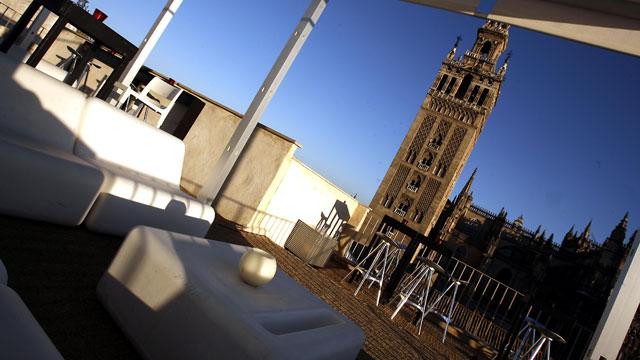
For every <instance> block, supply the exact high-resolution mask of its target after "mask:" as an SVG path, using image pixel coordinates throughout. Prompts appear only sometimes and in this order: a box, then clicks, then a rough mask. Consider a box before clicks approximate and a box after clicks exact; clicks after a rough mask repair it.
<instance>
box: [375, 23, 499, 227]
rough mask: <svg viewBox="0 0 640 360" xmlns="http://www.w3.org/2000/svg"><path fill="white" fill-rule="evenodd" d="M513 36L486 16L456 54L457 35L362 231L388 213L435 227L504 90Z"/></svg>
mask: <svg viewBox="0 0 640 360" xmlns="http://www.w3.org/2000/svg"><path fill="white" fill-rule="evenodd" d="M508 38H509V25H507V24H503V23H499V22H496V21H487V22H486V23H485V24H484V25H483V26H482V27H481V28H479V29H478V33H477V37H476V40H475V42H474V43H473V46H472V47H471V49H470V50H467V51H465V52H464V53H463V54H460V55H459V56H458V57H457V58H456V55H457V54H456V53H457V52H458V46H459V44H460V38H458V39H457V41H456V43H455V45H454V46H453V48H452V49H451V51H449V53H448V54H447V55H446V56H445V59H444V61H443V62H442V65H441V66H440V70H439V71H438V75H437V76H436V79H435V81H434V82H433V84H432V85H431V87H430V88H429V90H428V91H427V95H426V97H425V99H424V101H423V102H422V104H421V105H420V108H419V109H418V113H417V115H416V117H415V119H414V121H413V123H412V124H411V127H410V128H409V131H408V132H407V135H406V136H405V138H404V140H403V142H402V144H401V145H400V148H399V149H398V152H397V153H396V155H395V157H394V159H393V161H392V163H391V165H390V166H389V169H388V170H387V173H386V174H385V176H384V178H383V180H382V182H381V183H380V186H379V187H378V190H377V191H376V194H375V196H374V197H373V200H372V201H371V208H372V211H371V212H370V214H369V217H370V219H369V221H367V220H365V227H364V228H363V235H365V236H367V237H368V238H370V237H371V236H370V235H371V234H372V233H373V232H374V231H375V229H377V225H376V224H377V223H379V221H380V220H381V219H382V217H383V216H384V215H390V216H392V217H394V218H395V219H397V220H399V221H402V222H405V223H406V224H407V225H409V226H410V227H411V228H413V229H415V230H417V231H419V232H421V233H423V234H428V232H429V231H430V230H431V228H432V227H433V226H434V224H435V222H436V220H437V219H438V216H439V215H440V213H441V211H442V210H443V208H444V206H445V204H446V202H447V198H448V197H449V194H450V193H451V190H452V189H453V186H454V184H455V182H456V180H457V179H458V176H459V175H460V172H461V171H462V168H463V167H464V165H465V163H466V162H467V159H468V158H469V155H470V154H471V151H472V150H473V147H474V146H475V144H476V141H477V140H478V137H479V136H480V133H481V132H482V129H483V128H484V125H485V123H486V121H487V118H488V117H489V114H490V113H491V111H492V110H493V107H494V106H495V104H496V101H497V99H498V96H499V95H500V89H501V86H502V82H503V80H504V76H505V73H506V71H507V65H508V61H509V56H507V58H506V59H505V61H504V62H503V64H502V65H501V66H500V67H497V65H496V64H497V63H498V59H499V58H500V56H501V55H502V53H503V52H504V51H505V49H506V48H507V40H508ZM366 225H370V226H366Z"/></svg>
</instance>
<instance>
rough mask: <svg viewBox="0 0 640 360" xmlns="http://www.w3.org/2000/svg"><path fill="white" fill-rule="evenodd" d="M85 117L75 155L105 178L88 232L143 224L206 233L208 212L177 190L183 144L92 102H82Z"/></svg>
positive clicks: (124, 231)
mask: <svg viewBox="0 0 640 360" xmlns="http://www.w3.org/2000/svg"><path fill="white" fill-rule="evenodd" d="M84 117H85V118H84V121H83V124H82V127H81V129H80V132H79V135H78V140H79V141H78V142H76V147H75V153H76V154H77V155H78V156H80V157H81V158H83V159H84V160H86V161H88V162H90V163H92V164H93V165H95V166H96V167H98V168H100V170H102V172H103V174H104V177H105V181H104V183H103V185H102V188H101V190H100V192H101V193H100V195H99V196H98V200H97V201H96V203H95V205H94V206H93V208H92V209H91V212H90V213H89V215H88V216H87V220H86V225H87V227H88V228H89V229H91V230H95V231H99V232H106V233H112V234H116V235H126V234H127V233H128V232H129V231H130V230H131V229H132V228H133V227H134V226H136V225H147V226H152V227H158V228H162V229H166V230H171V231H176V232H181V233H185V234H191V235H197V236H204V235H205V234H206V233H207V230H208V229H209V226H210V225H211V223H212V222H213V219H214V216H215V213H214V211H213V208H212V207H211V206H209V205H206V204H204V203H202V202H200V201H198V200H196V199H194V198H192V197H190V196H189V195H187V194H185V193H183V192H182V191H181V190H180V178H181V176H182V162H183V158H184V150H185V148H184V143H183V142H182V141H180V140H179V139H177V138H175V137H173V136H171V135H169V134H167V133H165V132H164V131H162V130H159V129H156V128H155V127H153V126H150V125H148V124H146V123H144V122H142V121H139V120H137V119H135V118H133V117H131V116H130V115H128V114H127V113H125V112H124V111H119V110H117V111H114V107H113V106H111V105H109V104H107V103H105V102H104V101H102V100H99V99H95V98H91V99H89V100H88V101H87V107H86V109H85V115H84ZM114 144H117V146H114Z"/></svg>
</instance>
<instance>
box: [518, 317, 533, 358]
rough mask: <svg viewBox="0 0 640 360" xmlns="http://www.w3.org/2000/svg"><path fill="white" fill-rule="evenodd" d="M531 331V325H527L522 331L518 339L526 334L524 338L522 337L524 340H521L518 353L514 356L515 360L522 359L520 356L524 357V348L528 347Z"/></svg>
mask: <svg viewBox="0 0 640 360" xmlns="http://www.w3.org/2000/svg"><path fill="white" fill-rule="evenodd" d="M531 331H533V330H532V329H531V327H529V325H525V327H524V328H522V330H520V333H519V334H518V337H520V335H521V334H522V333H523V332H525V334H524V337H522V339H521V340H520V345H519V346H518V350H516V353H515V355H514V356H513V358H514V359H520V356H521V355H522V353H523V351H524V348H525V347H526V346H527V342H528V341H529V336H530V335H531Z"/></svg>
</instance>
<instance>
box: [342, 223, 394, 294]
mask: <svg viewBox="0 0 640 360" xmlns="http://www.w3.org/2000/svg"><path fill="white" fill-rule="evenodd" d="M376 235H377V237H378V238H379V239H380V243H379V244H378V245H376V247H375V248H374V249H373V250H372V251H371V252H370V253H369V254H368V255H367V256H366V257H365V258H364V259H362V261H360V262H359V263H358V265H356V267H354V268H353V270H351V271H349V273H348V274H347V276H345V277H344V278H343V279H342V281H344V280H346V279H347V278H348V277H349V276H350V275H351V274H352V273H353V272H355V271H357V272H359V273H360V274H362V280H360V283H359V284H358V287H357V288H356V291H355V292H354V293H353V296H358V292H360V289H361V288H362V285H364V283H365V282H366V281H371V284H369V287H371V286H372V285H373V284H374V283H375V284H378V296H377V297H376V306H378V305H379V304H380V294H381V292H382V283H383V282H384V280H385V275H387V274H388V272H389V265H391V263H392V261H393V258H394V255H395V254H396V252H397V251H400V244H398V243H397V242H396V241H394V240H393V239H391V238H390V237H388V236H387V235H385V234H383V233H380V232H378V233H376ZM372 256H373V261H372V262H371V265H369V267H367V268H365V267H364V266H365V263H366V261H367V260H369V258H371V257H372Z"/></svg>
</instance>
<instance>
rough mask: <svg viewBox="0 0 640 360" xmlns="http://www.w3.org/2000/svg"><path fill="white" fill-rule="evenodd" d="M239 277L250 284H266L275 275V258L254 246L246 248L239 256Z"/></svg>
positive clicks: (276, 267)
mask: <svg viewBox="0 0 640 360" xmlns="http://www.w3.org/2000/svg"><path fill="white" fill-rule="evenodd" d="M238 265H239V270H240V278H241V279H242V281H244V282H245V283H247V284H249V285H251V286H256V287H257V286H262V285H264V284H267V283H268V282H269V281H271V280H272V279H273V277H274V276H275V275H276V270H277V269H278V264H277V263H276V258H275V257H274V256H273V255H271V254H269V253H268V252H266V251H264V250H260V249H256V248H252V249H249V250H247V252H245V253H244V255H242V257H241V258H240V263H239V264H238Z"/></svg>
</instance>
